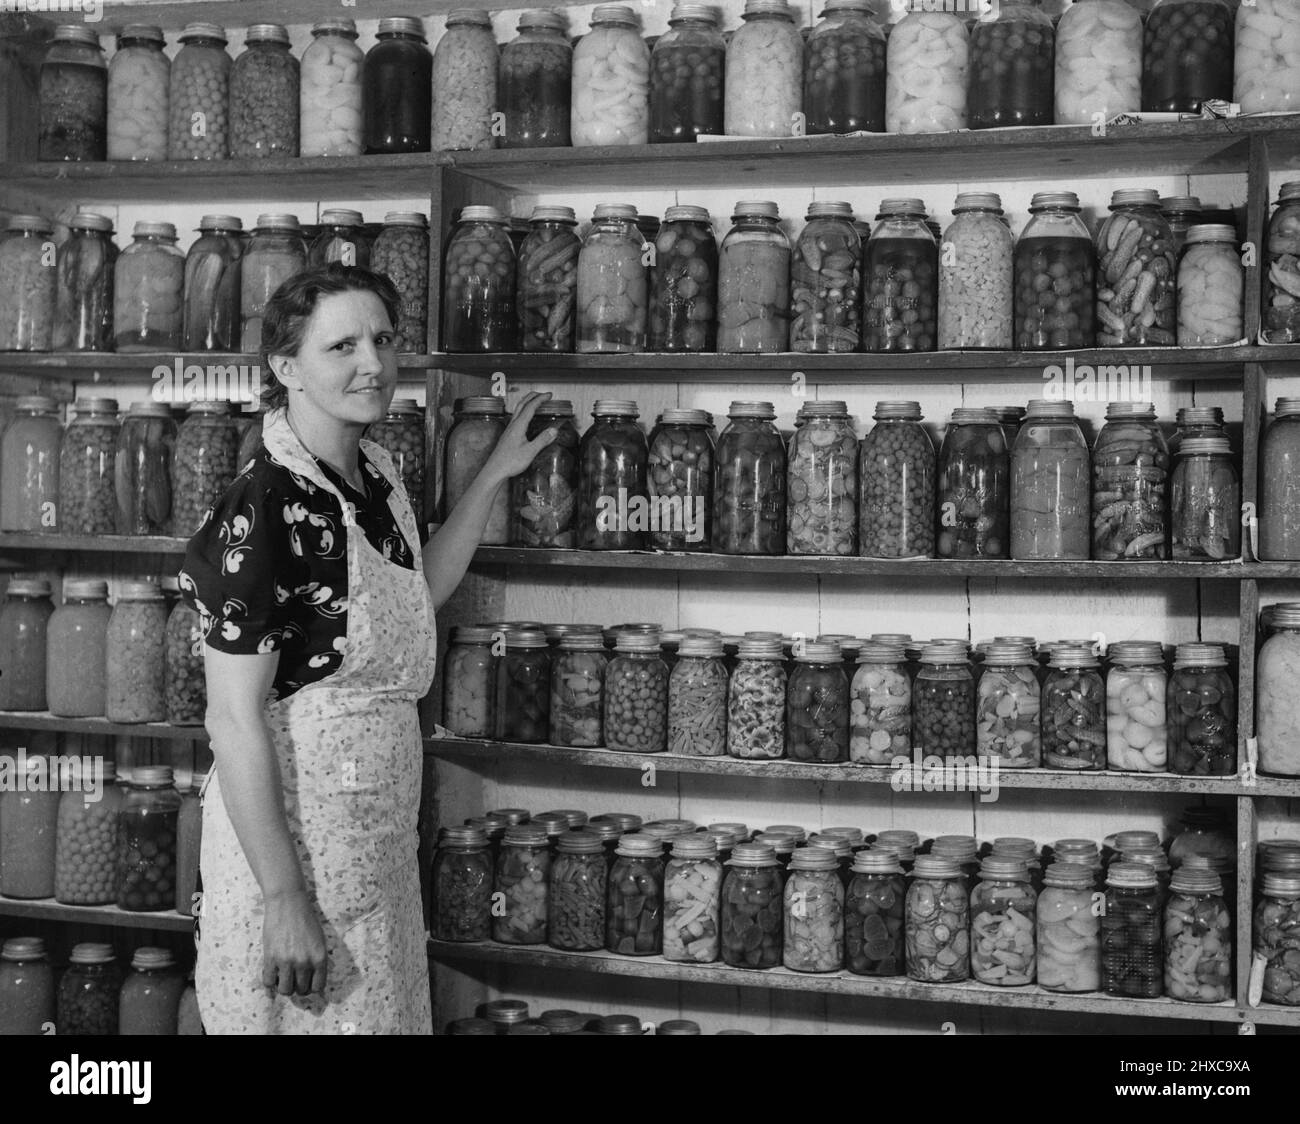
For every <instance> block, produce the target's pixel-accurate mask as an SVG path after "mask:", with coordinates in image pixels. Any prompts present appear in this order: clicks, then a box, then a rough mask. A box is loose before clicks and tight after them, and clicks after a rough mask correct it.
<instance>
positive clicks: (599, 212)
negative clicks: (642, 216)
mask: <svg viewBox="0 0 1300 1124" xmlns="http://www.w3.org/2000/svg"><path fill="white" fill-rule="evenodd" d="M591 217H592V219H593V220H595V221H596V222H599V221H600V220H601V219H626V220H627V221H628V222H635V221H636V207H635V206H633V205H632V204H631V203H597V204H596V209H595V210H594V211H592V213H591Z"/></svg>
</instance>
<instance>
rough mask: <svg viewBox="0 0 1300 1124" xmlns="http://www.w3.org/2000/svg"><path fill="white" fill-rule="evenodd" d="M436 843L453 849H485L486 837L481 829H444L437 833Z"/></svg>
mask: <svg viewBox="0 0 1300 1124" xmlns="http://www.w3.org/2000/svg"><path fill="white" fill-rule="evenodd" d="M438 842H439V843H440V844H447V845H449V846H453V847H486V846H487V845H488V835H487V832H486V831H484V830H483V828H481V827H470V826H466V827H444V828H443V829H442V830H441V831H440V832H438Z"/></svg>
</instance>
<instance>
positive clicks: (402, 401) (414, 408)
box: [388, 398, 424, 415]
mask: <svg viewBox="0 0 1300 1124" xmlns="http://www.w3.org/2000/svg"><path fill="white" fill-rule="evenodd" d="M388 412H389V413H390V414H409V415H418V414H422V413H424V411H423V410H422V409H421V408H420V402H419V399H416V398H394V399H393V400H392V401H391V402H390V403H389V404H388Z"/></svg>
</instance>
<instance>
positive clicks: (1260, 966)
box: [1246, 952, 1268, 1007]
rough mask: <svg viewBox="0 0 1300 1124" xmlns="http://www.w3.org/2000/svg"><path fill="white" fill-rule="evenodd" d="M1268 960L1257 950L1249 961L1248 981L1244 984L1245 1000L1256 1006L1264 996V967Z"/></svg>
mask: <svg viewBox="0 0 1300 1124" xmlns="http://www.w3.org/2000/svg"><path fill="white" fill-rule="evenodd" d="M1267 966H1268V961H1267V960H1266V959H1265V958H1264V957H1263V956H1261V955H1260V954H1259V953H1258V952H1257V953H1255V956H1254V959H1252V960H1251V962H1250V982H1249V983H1248V984H1247V985H1246V1002H1247V1003H1249V1004H1250V1005H1251V1006H1252V1007H1258V1006H1259V1004H1260V1001H1261V1000H1262V999H1263V998H1264V969H1265V968H1266V967H1267Z"/></svg>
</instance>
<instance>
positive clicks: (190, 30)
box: [180, 23, 229, 44]
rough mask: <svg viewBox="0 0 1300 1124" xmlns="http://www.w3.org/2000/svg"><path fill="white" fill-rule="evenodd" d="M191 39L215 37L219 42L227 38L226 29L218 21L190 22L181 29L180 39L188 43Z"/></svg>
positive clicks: (223, 41) (225, 40) (224, 41)
mask: <svg viewBox="0 0 1300 1124" xmlns="http://www.w3.org/2000/svg"><path fill="white" fill-rule="evenodd" d="M192 39H217V40H219V41H220V42H221V43H223V44H224V43H226V42H228V41H229V40H228V39H227V38H226V29H225V28H224V27H222V26H221V24H219V23H190V24H186V25H185V27H184V28H182V29H181V34H180V41H181V42H182V43H188V42H190V40H192Z"/></svg>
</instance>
